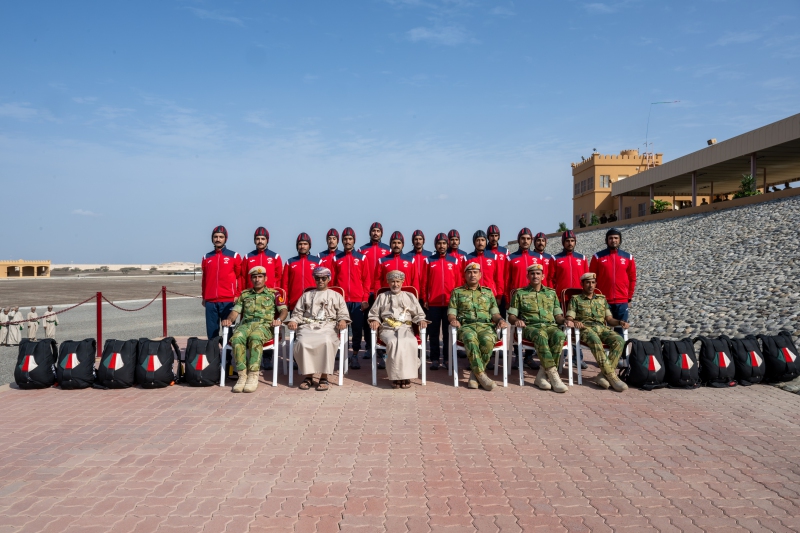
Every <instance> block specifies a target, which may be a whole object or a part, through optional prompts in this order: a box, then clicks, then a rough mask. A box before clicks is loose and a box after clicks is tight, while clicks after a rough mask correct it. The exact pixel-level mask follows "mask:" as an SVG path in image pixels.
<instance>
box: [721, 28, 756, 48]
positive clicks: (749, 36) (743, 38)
mask: <svg viewBox="0 0 800 533" xmlns="http://www.w3.org/2000/svg"><path fill="white" fill-rule="evenodd" d="M760 38H761V34H760V33H757V32H754V31H743V32H738V33H732V32H728V33H726V34H725V35H723V36H722V37H720V38H719V39H717V40H716V41H714V44H713V45H712V46H728V45H729V44H745V43H751V42H753V41H757V40H758V39H760Z"/></svg>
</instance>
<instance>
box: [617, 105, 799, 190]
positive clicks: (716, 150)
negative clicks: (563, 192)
mask: <svg viewBox="0 0 800 533" xmlns="http://www.w3.org/2000/svg"><path fill="white" fill-rule="evenodd" d="M753 154H755V159H754V160H753V159H752V158H751V155H753ZM753 166H755V168H756V183H757V185H758V187H762V186H763V184H764V176H765V175H766V183H767V185H768V186H771V185H777V184H782V183H785V182H787V181H797V180H800V113H799V114H797V115H792V116H791V117H788V118H785V119H783V120H779V121H778V122H774V123H772V124H769V125H767V126H764V127H762V128H758V129H755V130H753V131H749V132H747V133H743V134H742V135H739V136H737V137H734V138H732V139H728V140H727V141H723V142H720V143H718V144H714V145H711V146H709V147H707V148H704V149H702V150H698V151H697V152H693V153H691V154H688V155H685V156H683V157H679V158H678V159H675V160H673V161H669V162H667V163H664V164H663V165H661V166H658V167H655V168H651V169H649V170H646V171H644V172H641V173H639V174H636V175H634V176H631V177H629V178H626V179H624V180H621V181H617V182H616V183H614V184H612V187H611V194H612V195H613V196H620V195H622V196H649V195H650V186H653V189H654V191H653V192H654V195H655V196H672V195H675V196H691V195H692V173H695V175H696V179H697V194H698V195H700V196H708V195H709V194H712V187H713V194H715V195H716V194H731V193H733V192H735V191H736V190H738V189H739V185H740V183H741V180H742V175H743V174H750V173H751V168H752V167H753ZM712 184H713V185H712Z"/></svg>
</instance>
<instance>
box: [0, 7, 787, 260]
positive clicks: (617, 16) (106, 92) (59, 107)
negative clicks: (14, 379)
mask: <svg viewBox="0 0 800 533" xmlns="http://www.w3.org/2000/svg"><path fill="white" fill-rule="evenodd" d="M799 22H800V3H798V2H797V0H786V1H781V0H774V1H773V0H771V1H770V2H748V1H733V0H731V1H721V0H718V1H709V0H706V1H702V0H701V1H692V2H677V1H676V2H672V1H671V2H655V1H646V0H640V1H635V0H629V1H619V2H605V3H601V2H579V1H567V0H565V1H550V2H488V1H480V0H365V1H362V2H352V1H351V2H330V1H319V2H311V1H295V2H277V1H270V2H267V1H260V2H256V1H252V2H221V1H211V0H208V1H190V0H183V1H168V0H161V1H137V2H101V1H97V2H3V3H2V4H0V69H2V73H3V74H2V77H0V190H2V198H3V201H2V206H3V207H2V215H1V216H2V218H3V220H4V221H5V222H6V228H7V231H6V235H7V238H6V240H5V242H6V243H7V244H6V246H4V248H3V253H2V256H3V257H0V258H2V259H17V258H31V259H42V258H44V259H51V260H53V261H54V262H70V261H73V262H75V263H79V262H80V263H82V262H98V263H122V262H142V263H145V262H151V261H152V262H162V261H177V260H197V259H198V258H199V257H200V256H201V254H202V253H204V252H205V251H207V250H208V249H210V247H211V245H210V240H209V237H210V230H211V228H212V227H213V226H215V225H217V224H224V225H226V226H227V228H228V230H229V232H230V234H231V239H230V243H229V244H230V247H231V248H232V249H234V250H236V251H239V252H240V253H244V252H247V251H249V250H251V249H252V247H253V246H252V238H251V237H252V234H253V230H254V229H255V228H256V227H257V226H259V225H264V226H266V227H267V228H269V230H270V232H271V234H272V241H271V243H270V247H271V248H273V249H275V250H277V251H279V252H280V253H281V254H282V255H283V256H288V255H293V254H294V239H295V237H296V235H297V234H298V233H299V232H300V231H306V232H308V233H310V234H311V236H312V238H313V239H314V246H313V248H314V250H315V251H317V250H319V249H321V248H322V247H323V246H324V235H325V232H326V230H327V229H328V228H329V227H332V226H333V227H336V228H338V229H339V230H341V229H342V228H344V227H345V226H347V225H350V226H353V227H354V228H355V229H356V233H357V235H358V241H359V243H361V242H365V241H366V240H367V229H368V227H369V224H370V223H371V222H372V221H374V220H379V221H381V222H382V223H383V225H384V228H385V230H386V231H387V234H388V232H391V231H392V230H395V229H399V230H401V231H403V232H404V233H405V234H406V236H407V237H408V238H409V241H410V234H411V232H412V231H413V230H414V229H416V228H420V229H422V230H423V231H425V233H426V235H427V236H428V238H429V241H430V240H432V237H433V235H434V234H435V233H436V232H438V231H447V230H449V229H450V228H457V229H459V230H460V232H461V233H462V237H463V240H464V241H469V240H470V237H471V235H472V233H473V231H475V230H476V229H479V228H482V229H485V228H486V226H487V225H489V224H498V225H499V226H500V228H501V230H502V231H503V235H502V237H503V239H504V240H510V239H513V238H514V237H515V236H516V233H517V231H518V230H519V228H520V227H522V226H529V227H531V228H532V229H533V230H534V231H539V230H542V231H554V230H555V229H556V227H557V225H558V222H559V221H569V219H570V214H571V174H570V163H571V162H573V161H579V160H580V157H581V155H584V156H586V155H588V154H590V153H591V151H592V149H593V148H597V150H599V151H600V152H601V153H618V151H619V150H621V149H626V148H637V147H638V148H640V149H641V148H642V147H643V146H642V145H643V143H644V137H645V127H646V122H647V114H648V110H649V108H650V102H655V101H661V100H680V101H681V102H680V103H679V104H673V105H669V106H666V105H662V106H655V107H654V108H653V113H652V117H651V121H650V140H651V141H652V142H653V143H654V144H653V147H654V149H655V151H657V152H663V153H664V155H665V159H667V160H669V159H674V158H676V157H679V156H681V155H684V154H686V153H688V152H691V151H694V150H697V149H700V148H702V147H703V146H705V141H706V139H708V138H711V137H716V138H717V139H718V140H720V141H721V140H724V139H726V138H730V137H732V136H735V135H737V134H740V133H743V132H745V131H747V130H750V129H752V128H755V127H759V126H762V125H764V124H768V123H770V122H774V121H775V120H779V119H781V118H784V117H786V116H789V115H792V114H794V113H797V112H798V110H800V74H798V73H800V30H798V27H800V25H799V24H798V23H799ZM12 228H13V230H12ZM9 237H10V238H9ZM429 244H430V243H429ZM431 247H432V246H429V248H431ZM463 247H464V248H467V249H471V246H470V245H469V244H466V243H465V246H463Z"/></svg>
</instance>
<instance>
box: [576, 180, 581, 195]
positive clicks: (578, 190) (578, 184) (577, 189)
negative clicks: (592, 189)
mask: <svg viewBox="0 0 800 533" xmlns="http://www.w3.org/2000/svg"><path fill="white" fill-rule="evenodd" d="M580 193H581V184H580V183H576V184H575V196H578V195H579V194H580Z"/></svg>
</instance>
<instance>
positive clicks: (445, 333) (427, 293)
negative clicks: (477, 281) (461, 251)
mask: <svg viewBox="0 0 800 533" xmlns="http://www.w3.org/2000/svg"><path fill="white" fill-rule="evenodd" d="M448 240H449V239H448V238H447V235H445V234H444V233H439V234H438V235H436V239H435V240H434V244H435V246H436V252H435V253H434V254H432V255H431V256H430V257H428V258H427V259H426V260H425V288H424V291H423V292H424V296H423V299H424V300H425V306H424V307H425V312H426V315H427V320H428V321H429V322H430V324H429V325H428V339H430V342H431V370H439V357H440V355H441V353H442V350H441V348H440V346H439V333H441V335H442V343H443V346H444V357H443V359H444V365H445V367H446V366H447V365H448V364H450V362H449V361H448V360H447V347H448V346H449V345H450V322H449V320H448V319H447V306H448V304H449V303H450V293H451V292H453V289H455V288H456V287H458V286H459V285H461V284H462V283H463V278H462V276H461V265H460V263H459V260H458V259H456V257H454V256H452V255H450V254H449V253H448Z"/></svg>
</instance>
